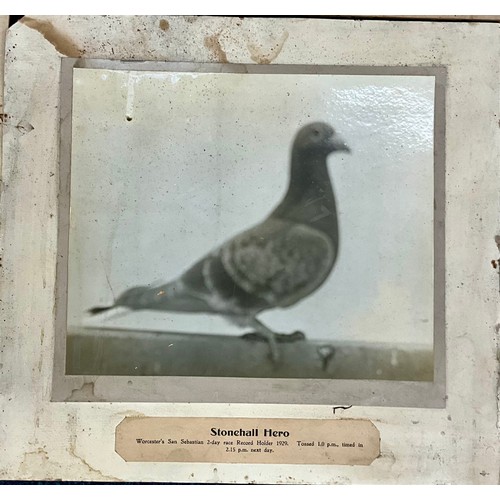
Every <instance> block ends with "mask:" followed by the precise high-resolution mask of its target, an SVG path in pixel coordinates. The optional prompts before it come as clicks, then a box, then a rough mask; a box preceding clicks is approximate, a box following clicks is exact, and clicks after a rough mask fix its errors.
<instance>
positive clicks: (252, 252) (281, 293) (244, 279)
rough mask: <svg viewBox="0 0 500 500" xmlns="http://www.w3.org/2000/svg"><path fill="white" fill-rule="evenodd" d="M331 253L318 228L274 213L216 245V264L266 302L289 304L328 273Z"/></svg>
mask: <svg viewBox="0 0 500 500" xmlns="http://www.w3.org/2000/svg"><path fill="white" fill-rule="evenodd" d="M335 253H336V248H335V246H334V245H333V243H332V241H331V240H330V238H329V237H328V236H327V235H326V234H325V233H323V232H322V231H319V230H317V229H315V228H313V227H310V226H307V225H305V224H297V223H294V222H292V221H287V220H283V219H277V218H275V219H268V220H267V221H266V222H264V223H262V224H260V225H258V226H256V227H254V228H252V229H250V230H248V231H245V232H244V233H241V234H240V235H238V236H236V237H235V238H233V239H232V240H231V241H229V242H228V243H227V244H226V245H224V246H223V247H222V248H221V249H220V256H221V261H222V264H223V265H224V268H225V269H226V271H227V273H228V274H229V275H230V276H231V277H232V279H233V280H234V281H235V283H237V284H238V286H239V287H241V288H242V289H243V290H245V291H246V292H247V293H248V294H251V295H253V296H255V297H258V298H260V299H263V300H265V301H266V302H267V303H268V304H269V307H286V306H290V305H292V304H295V303H296V302H298V301H299V300H301V299H302V298H304V297H306V296H307V295H309V294H310V293H312V292H313V291H314V290H316V289H317V288H318V287H319V286H320V285H321V284H322V283H323V282H324V281H325V279H326V278H327V277H328V275H329V274H330V271H331V270H332V267H333V264H334V262H335V257H336V255H335Z"/></svg>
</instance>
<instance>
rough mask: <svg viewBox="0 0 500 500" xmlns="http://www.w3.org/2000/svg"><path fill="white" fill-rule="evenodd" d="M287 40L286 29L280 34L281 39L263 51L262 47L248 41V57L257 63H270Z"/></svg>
mask: <svg viewBox="0 0 500 500" xmlns="http://www.w3.org/2000/svg"><path fill="white" fill-rule="evenodd" d="M287 40H288V31H285V32H283V35H281V39H280V40H278V41H277V42H276V43H275V45H273V46H272V47H270V48H269V49H268V50H266V51H265V52H264V49H263V48H262V47H258V46H257V45H255V44H253V43H249V44H248V45H247V48H248V50H249V51H250V58H251V59H252V61H254V62H256V63H257V64H271V63H272V62H273V61H274V60H275V59H276V58H277V57H278V56H279V55H280V53H281V51H282V50H283V46H284V45H285V42H286V41H287Z"/></svg>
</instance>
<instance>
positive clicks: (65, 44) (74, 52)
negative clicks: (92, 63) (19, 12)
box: [20, 16, 84, 57]
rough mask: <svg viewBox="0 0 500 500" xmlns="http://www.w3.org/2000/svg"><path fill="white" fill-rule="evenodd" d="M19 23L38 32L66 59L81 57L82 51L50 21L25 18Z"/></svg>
mask: <svg viewBox="0 0 500 500" xmlns="http://www.w3.org/2000/svg"><path fill="white" fill-rule="evenodd" d="M20 22H21V23H23V24H25V25H26V26H28V28H31V29H34V30H35V31H38V33H40V34H41V35H42V36H43V37H44V38H45V40H47V42H49V43H50V44H51V45H53V47H54V48H55V49H56V50H57V52H59V53H60V54H63V55H65V56H67V57H81V56H82V54H83V52H84V51H83V50H80V49H79V48H78V47H77V46H76V45H75V44H74V43H73V41H72V40H71V39H70V38H69V37H68V36H67V35H65V34H64V33H61V32H60V31H59V30H58V29H57V28H56V27H55V26H54V25H53V24H52V23H51V22H50V21H45V20H41V19H34V18H32V17H26V16H25V17H23V18H22V19H21V20H20Z"/></svg>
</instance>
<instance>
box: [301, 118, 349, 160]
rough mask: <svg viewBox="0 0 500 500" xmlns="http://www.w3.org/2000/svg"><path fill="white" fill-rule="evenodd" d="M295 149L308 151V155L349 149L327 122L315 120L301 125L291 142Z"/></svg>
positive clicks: (347, 150)
mask: <svg viewBox="0 0 500 500" xmlns="http://www.w3.org/2000/svg"><path fill="white" fill-rule="evenodd" d="M293 147H294V149H295V150H296V151H300V152H304V153H308V154H310V155H315V154H316V155H318V154H319V155H324V156H326V155H329V154H330V153H333V152H334V151H346V152H348V153H350V152H351V150H350V149H349V148H348V147H347V144H346V143H345V142H344V140H343V139H342V138H341V137H340V136H339V135H338V134H337V132H336V131H335V130H334V129H333V128H332V127H331V126H330V125H328V124H327V123H323V122H315V123H310V124H309V125H305V126H304V127H302V128H301V129H300V130H299V132H298V133H297V136H296V137H295V141H294V143H293Z"/></svg>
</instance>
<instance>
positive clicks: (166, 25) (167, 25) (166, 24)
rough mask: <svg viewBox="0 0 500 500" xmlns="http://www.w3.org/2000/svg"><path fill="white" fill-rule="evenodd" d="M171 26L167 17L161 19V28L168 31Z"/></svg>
mask: <svg viewBox="0 0 500 500" xmlns="http://www.w3.org/2000/svg"><path fill="white" fill-rule="evenodd" d="M169 28H170V23H169V22H168V21H167V20H166V19H160V29H161V30H163V31H167V30H168V29H169Z"/></svg>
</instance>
